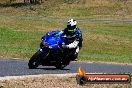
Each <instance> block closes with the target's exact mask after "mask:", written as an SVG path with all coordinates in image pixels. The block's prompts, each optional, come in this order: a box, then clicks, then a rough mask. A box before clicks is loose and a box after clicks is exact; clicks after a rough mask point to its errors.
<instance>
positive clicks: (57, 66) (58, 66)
mask: <svg viewBox="0 0 132 88" xmlns="http://www.w3.org/2000/svg"><path fill="white" fill-rule="evenodd" d="M66 66H67V65H56V66H55V67H56V69H61V70H62V69H64V68H65V67H66Z"/></svg>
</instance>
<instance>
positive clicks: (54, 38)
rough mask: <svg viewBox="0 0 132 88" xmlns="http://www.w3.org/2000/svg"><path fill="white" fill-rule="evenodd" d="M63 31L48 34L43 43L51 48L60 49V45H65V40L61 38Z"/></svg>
mask: <svg viewBox="0 0 132 88" xmlns="http://www.w3.org/2000/svg"><path fill="white" fill-rule="evenodd" d="M61 35H62V31H52V32H49V33H47V34H46V35H45V36H43V37H42V42H43V43H46V44H47V45H48V47H49V48H53V49H57V48H59V46H58V42H59V43H61V44H62V43H64V39H63V38H62V37H61Z"/></svg>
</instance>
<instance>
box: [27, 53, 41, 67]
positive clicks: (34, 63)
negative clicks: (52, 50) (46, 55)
mask: <svg viewBox="0 0 132 88" xmlns="http://www.w3.org/2000/svg"><path fill="white" fill-rule="evenodd" d="M40 54H41V52H40V51H37V52H36V53H35V54H34V55H33V56H32V57H31V58H30V60H29V63H28V67H29V69H35V68H37V67H38V66H39V65H40Z"/></svg>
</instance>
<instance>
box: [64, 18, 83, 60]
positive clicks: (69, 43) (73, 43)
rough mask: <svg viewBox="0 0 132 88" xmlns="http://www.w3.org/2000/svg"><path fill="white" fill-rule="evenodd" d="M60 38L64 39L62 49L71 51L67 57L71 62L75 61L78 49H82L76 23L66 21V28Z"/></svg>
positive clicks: (74, 21) (79, 32)
mask: <svg viewBox="0 0 132 88" xmlns="http://www.w3.org/2000/svg"><path fill="white" fill-rule="evenodd" d="M62 37H64V38H65V44H63V45H62V48H64V49H68V52H70V51H71V53H70V55H69V57H70V59H72V60H76V58H77V56H78V53H79V51H80V49H81V48H82V41H83V39H82V32H81V31H80V28H79V27H77V21H76V20H74V19H70V20H69V21H68V24H67V27H66V28H65V29H64V30H63V33H62Z"/></svg>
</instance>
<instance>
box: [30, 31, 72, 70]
mask: <svg viewBox="0 0 132 88" xmlns="http://www.w3.org/2000/svg"><path fill="white" fill-rule="evenodd" d="M61 35H62V32H61V31H52V32H48V33H47V34H46V35H45V36H43V37H42V38H41V43H40V49H39V50H38V51H37V52H36V53H35V54H34V55H33V56H32V57H31V58H30V60H29V63H28V66H29V69H35V68H37V67H38V66H39V65H42V66H55V67H56V68H57V69H63V68H64V67H66V66H67V65H69V63H70V61H72V60H70V57H69V54H70V52H67V50H64V49H63V48H62V47H61V46H62V44H64V38H63V37H61Z"/></svg>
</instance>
